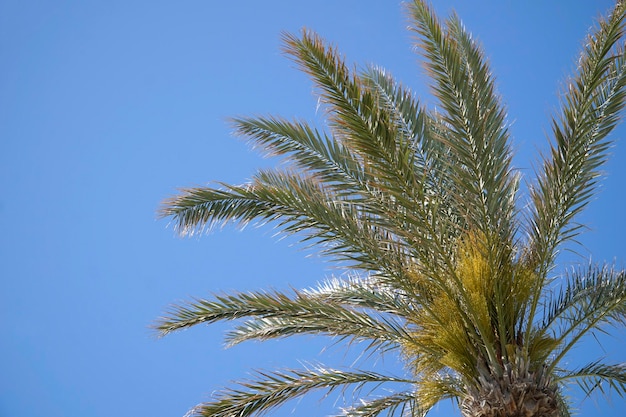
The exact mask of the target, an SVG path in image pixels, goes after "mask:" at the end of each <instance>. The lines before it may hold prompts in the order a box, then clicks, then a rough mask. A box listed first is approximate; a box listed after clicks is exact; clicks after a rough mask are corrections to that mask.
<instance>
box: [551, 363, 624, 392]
mask: <svg viewBox="0 0 626 417" xmlns="http://www.w3.org/2000/svg"><path fill="white" fill-rule="evenodd" d="M560 371H561V372H560V375H559V376H558V377H557V378H556V381H557V382H560V383H561V382H568V381H571V380H573V381H575V382H576V383H577V384H578V386H579V387H580V388H581V389H582V390H583V392H584V393H585V395H587V396H590V395H591V394H593V393H594V392H596V391H599V392H600V393H602V394H604V395H608V394H609V393H610V392H614V393H617V394H619V395H620V396H625V395H626V363H621V364H617V365H607V364H605V363H602V362H600V361H596V362H591V363H588V364H586V365H584V366H581V367H580V368H578V369H574V370H567V371H565V370H560Z"/></svg>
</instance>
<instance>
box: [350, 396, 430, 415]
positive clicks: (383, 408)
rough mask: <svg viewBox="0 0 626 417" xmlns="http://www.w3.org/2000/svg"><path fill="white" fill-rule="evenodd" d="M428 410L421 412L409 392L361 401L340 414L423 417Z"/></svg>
mask: <svg viewBox="0 0 626 417" xmlns="http://www.w3.org/2000/svg"><path fill="white" fill-rule="evenodd" d="M427 411H428V410H422V409H421V408H420V407H419V404H417V403H416V401H415V394H414V393H413V392H411V391H406V392H400V393H395V394H392V395H388V396H384V397H380V398H375V399H370V400H361V401H360V404H358V405H354V406H352V407H350V408H346V409H345V410H343V412H342V413H341V414H340V416H345V417H376V416H378V415H380V414H382V413H386V415H388V416H395V415H400V416H411V417H423V416H424V415H426V412H427Z"/></svg>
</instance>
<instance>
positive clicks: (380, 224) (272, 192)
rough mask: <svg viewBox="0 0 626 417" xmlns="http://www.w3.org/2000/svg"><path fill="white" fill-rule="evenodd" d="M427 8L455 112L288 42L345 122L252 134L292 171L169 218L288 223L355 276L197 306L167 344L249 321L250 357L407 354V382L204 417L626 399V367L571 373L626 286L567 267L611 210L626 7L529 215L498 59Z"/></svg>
mask: <svg viewBox="0 0 626 417" xmlns="http://www.w3.org/2000/svg"><path fill="white" fill-rule="evenodd" d="M408 11H409V15H410V17H411V20H412V23H413V26H412V30H413V31H414V32H415V34H416V37H417V39H418V46H419V47H420V50H421V51H422V54H423V58H424V60H425V62H426V67H427V70H428V73H429V74H430V76H431V77H432V91H433V92H434V95H435V97H436V98H437V100H438V106H437V108H436V110H429V109H426V108H424V107H423V106H422V105H421V104H420V102H419V101H418V100H417V99H416V98H415V97H414V95H413V94H412V93H411V91H409V90H408V89H407V88H405V87H404V86H402V85H401V84H399V83H398V82H396V81H395V80H394V79H393V78H392V77H391V76H390V75H389V74H388V73H387V72H386V71H384V70H383V69H381V68H377V67H370V68H367V69H366V70H363V71H360V72H356V71H351V70H350V69H349V67H348V65H347V64H346V63H345V62H344V61H343V59H342V58H341V57H340V54H339V53H338V52H337V50H336V49H335V48H333V47H329V46H327V45H325V43H324V42H323V40H322V39H321V38H320V37H319V36H318V35H316V34H315V33H313V32H310V31H303V32H302V33H301V34H300V35H299V36H294V35H290V34H287V35H284V45H285V51H286V53H287V54H288V55H289V56H290V57H291V58H293V60H294V61H295V62H296V63H297V64H298V65H299V67H300V68H301V69H302V70H303V71H305V72H306V73H307V74H308V75H309V76H310V77H311V78H312V80H313V82H314V83H315V85H316V87H317V91H318V93H319V99H320V102H321V103H323V105H324V106H325V110H326V113H325V115H326V120H327V126H325V127H324V128H316V127H313V126H311V125H310V124H307V123H306V122H303V121H299V120H286V119H284V118H280V117H259V118H237V119H234V120H233V124H234V126H235V128H236V131H237V132H238V133H239V134H240V135H243V136H245V137H247V138H249V139H250V140H251V141H253V142H254V144H255V145H256V146H257V147H259V148H261V149H262V150H263V151H264V152H266V153H268V154H270V155H274V156H279V157H282V158H284V159H285V161H286V163H285V164H281V168H280V169H268V170H261V171H259V172H257V174H256V175H255V176H254V178H253V179H252V180H251V181H250V182H249V183H246V184H244V185H229V184H219V185H218V186H217V187H216V188H210V187H200V188H190V189H185V190H182V192H181V193H180V195H178V196H175V197H173V198H171V199H168V200H166V201H165V202H164V204H163V206H162V209H161V214H162V215H163V216H166V217H171V218H172V219H173V221H174V222H175V224H176V225H177V230H178V231H179V232H180V233H181V234H182V235H190V234H193V233H196V232H201V231H204V230H210V229H211V228H212V227H213V226H216V225H221V224H225V223H228V222H238V223H239V224H246V223H248V222H253V221H257V222H261V223H270V224H273V225H274V226H276V227H277V228H278V229H279V230H280V232H281V233H282V234H284V235H292V234H295V235H297V236H300V237H301V239H302V241H303V242H306V243H307V244H310V245H311V246H313V247H315V248H317V249H318V250H319V251H320V252H321V253H322V254H323V255H326V256H328V257H330V258H331V259H332V260H334V261H336V262H337V264H338V265H339V266H341V267H342V268H345V269H346V270H347V271H349V273H348V274H347V275H344V278H336V277H335V278H331V279H328V280H326V281H324V282H322V283H321V284H319V286H318V287H317V288H314V289H307V290H291V291H286V292H280V291H274V290H272V291H258V292H240V293H231V294H216V295H214V296H213V297H212V298H210V299H199V300H192V301H189V302H188V303H184V304H181V305H178V306H175V307H173V308H172V309H171V310H170V311H169V312H167V313H166V315H165V316H164V317H162V318H160V319H159V321H158V323H157V324H156V325H155V326H156V328H157V329H158V331H159V332H160V333H161V334H162V335H165V334H168V333H170V332H173V331H176V330H179V329H184V328H188V327H190V326H194V325H196V324H200V323H213V322H216V321H218V320H235V319H243V320H244V321H243V322H242V323H240V324H239V325H238V326H237V327H235V329H234V330H233V331H232V332H231V333H230V334H229V335H228V336H227V342H228V343H229V344H231V345H234V344H237V343H240V342H243V341H247V340H268V339H275V338H283V337H287V336H292V335H299V334H305V333H309V334H316V335H328V336H333V337H335V338H339V339H340V340H343V341H345V342H346V346H347V347H348V348H357V349H358V348H359V346H361V347H362V346H365V348H364V349H365V351H366V352H367V353H369V354H376V355H377V354H383V353H385V354H396V355H397V356H398V357H399V358H400V359H401V360H402V362H403V364H404V365H405V367H404V368H405V373H404V375H401V376H394V375H389V374H386V373H380V372H374V371H372V370H368V369H353V368H347V369H333V368H329V367H324V366H323V365H315V366H310V367H305V368H303V369H299V370H279V371H275V372H266V371H259V372H257V373H256V379H254V380H244V381H242V382H241V383H240V385H237V386H235V387H233V388H228V389H225V390H223V391H221V392H219V393H218V394H216V396H215V398H214V399H213V400H212V401H210V402H208V403H205V404H201V405H199V406H197V407H196V408H195V409H194V410H193V412H192V413H193V414H194V415H197V416H218V417H219V416H223V417H227V416H229V417H230V416H250V415H259V414H263V413H264V412H266V411H268V410H271V409H274V408H275V407H278V406H280V405H282V404H284V403H285V402H286V401H288V400H291V399H294V398H297V397H299V396H302V395H305V394H307V393H309V392H311V391H314V390H322V391H333V390H336V389H354V390H355V391H356V392H357V393H365V391H362V390H361V389H362V388H363V387H367V386H370V385H372V386H375V387H378V386H384V387H387V386H388V389H385V390H384V391H380V390H378V391H377V390H375V389H374V390H372V391H367V393H365V394H364V395H365V398H362V399H361V400H359V401H358V402H356V403H355V404H353V405H349V406H347V408H344V409H342V410H341V411H340V415H346V416H377V415H380V414H383V413H387V414H389V415H403V416H422V415H424V414H426V413H427V412H428V411H429V410H430V409H431V408H432V407H433V406H434V405H435V404H437V403H438V402H439V401H441V400H443V399H453V400H455V401H457V403H458V405H459V409H460V411H461V413H462V414H463V415H464V416H468V417H469V416H475V417H476V416H494V417H495V416H528V417H530V416H568V415H570V412H571V404H570V403H569V402H568V399H567V398H566V396H565V392H564V387H565V385H566V384H567V383H569V382H576V383H578V385H579V386H580V387H581V388H582V390H583V391H584V393H585V394H591V393H593V392H596V391H602V392H605V391H606V392H608V391H612V392H616V393H617V394H619V395H620V396H623V395H624V394H626V364H624V363H622V364H607V363H603V362H602V361H600V360H598V361H593V362H590V363H588V364H586V365H583V366H580V367H576V368H574V369H571V368H568V367H567V362H566V358H567V355H568V353H569V352H570V351H571V350H572V349H573V348H574V347H575V346H577V344H579V342H580V341H581V340H583V338H584V337H586V336H590V335H593V333H594V332H597V331H607V329H609V328H610V326H622V325H624V324H625V322H626V273H625V271H624V270H618V269H616V268H614V267H612V266H610V265H607V264H603V263H600V264H597V263H590V264H588V265H585V266H578V267H577V266H574V267H572V268H571V269H569V270H568V271H569V272H568V273H557V271H556V268H555V265H556V261H557V258H558V254H559V252H560V251H561V250H562V249H563V248H564V247H566V246H567V245H568V244H570V243H572V242H575V240H576V237H577V236H578V235H579V233H580V232H581V228H582V226H581V225H580V224H578V223H576V219H577V216H578V214H579V213H580V212H581V211H582V210H583V209H584V208H585V206H586V205H587V204H588V202H589V201H590V199H591V198H592V196H594V193H595V191H596V188H597V186H598V181H599V176H600V173H599V169H600V167H601V166H602V165H603V163H604V162H605V160H606V159H607V151H608V149H609V147H610V145H611V141H610V140H609V139H608V136H609V133H610V132H611V131H612V130H613V128H614V127H615V125H616V123H617V122H618V120H619V112H620V110H621V109H622V108H623V106H624V98H625V92H626V90H625V84H626V60H625V56H624V45H623V34H624V26H625V23H624V22H625V18H626V7H625V6H624V5H623V4H622V3H620V2H618V3H617V4H616V6H615V8H614V9H613V10H612V12H611V13H610V14H609V15H608V16H607V17H606V18H605V19H603V20H601V21H600V22H599V24H598V25H597V27H596V29H595V31H594V32H593V33H592V34H590V35H589V37H588V39H587V41H586V43H585V46H584V49H583V51H582V54H581V57H580V59H579V61H578V67H577V72H576V74H575V75H574V76H573V77H572V78H571V79H570V80H569V81H568V83H567V89H566V91H565V92H564V94H563V98H562V106H561V110H560V114H558V115H557V116H556V117H554V118H553V120H552V122H551V148H550V152H549V153H548V154H547V155H545V156H543V157H542V158H541V162H540V164H539V168H538V169H537V176H536V178H535V179H534V181H530V182H527V183H526V184H527V187H526V188H524V189H527V190H528V191H527V192H526V193H525V195H524V196H522V198H523V200H522V201H520V200H521V198H520V194H521V192H520V191H519V190H520V187H519V184H520V181H521V178H520V175H519V173H518V171H516V170H515V169H514V168H513V166H512V149H511V145H510V139H509V132H508V130H507V121H506V117H505V115H506V111H505V108H504V107H503V105H502V103H501V101H500V98H499V97H498V95H497V93H496V91H495V87H494V79H493V77H492V75H491V73H490V71H489V68H488V66H487V64H486V61H485V58H484V55H483V52H482V51H481V50H480V48H479V47H478V46H477V44H476V42H475V41H474V40H473V39H472V37H471V36H470V34H469V33H468V32H467V31H466V30H465V28H464V27H463V25H462V23H461V21H460V20H459V18H458V17H457V16H455V15H452V16H451V17H450V18H448V19H446V20H445V21H440V20H439V19H438V18H437V17H436V16H435V15H434V14H433V11H432V9H431V8H430V7H429V6H428V5H427V4H425V3H424V2H423V1H421V0H415V1H413V3H412V4H411V5H410V6H409V7H408ZM564 270H565V269H564ZM345 276H347V277H348V278H345ZM352 342H365V344H357V343H352Z"/></svg>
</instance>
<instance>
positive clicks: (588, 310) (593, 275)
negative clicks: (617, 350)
mask: <svg viewBox="0 0 626 417" xmlns="http://www.w3.org/2000/svg"><path fill="white" fill-rule="evenodd" d="M607 324H613V325H618V324H619V325H624V324H626V271H624V270H621V271H618V270H615V269H613V268H610V267H608V266H606V265H603V266H594V265H590V266H589V267H587V268H581V269H578V270H574V271H573V273H572V274H571V276H570V277H569V278H568V280H567V285H565V286H564V287H563V289H561V291H560V292H559V293H558V294H556V295H555V296H553V298H552V299H551V300H549V301H548V302H547V304H546V307H545V318H544V320H543V323H542V326H541V327H542V331H549V332H552V333H553V337H554V340H555V341H556V346H559V349H558V353H556V357H555V358H554V360H553V361H552V364H551V367H553V368H554V367H556V366H557V365H558V363H559V361H560V360H561V359H562V358H564V357H565V355H566V354H567V353H568V352H569V351H570V350H571V349H572V348H573V347H574V346H575V345H576V343H577V342H578V341H579V340H580V339H581V338H582V337H584V336H585V335H587V334H588V333H589V332H592V331H594V330H600V331H601V330H602V328H601V326H602V325H607Z"/></svg>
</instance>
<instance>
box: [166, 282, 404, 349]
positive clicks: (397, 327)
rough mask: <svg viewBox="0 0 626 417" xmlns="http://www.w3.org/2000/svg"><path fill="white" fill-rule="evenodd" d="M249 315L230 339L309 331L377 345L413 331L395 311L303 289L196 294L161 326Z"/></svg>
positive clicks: (232, 341)
mask: <svg viewBox="0 0 626 417" xmlns="http://www.w3.org/2000/svg"><path fill="white" fill-rule="evenodd" d="M245 317H252V318H254V319H253V320H251V321H247V322H245V323H244V324H243V325H241V326H239V327H237V328H236V329H235V330H234V331H232V332H231V333H230V334H229V336H228V338H227V340H228V342H229V344H231V345H233V344H237V343H240V342H242V341H244V340H250V339H260V340H267V339H271V338H278V337H286V336H291V335H294V334H303V333H313V334H326V335H330V336H338V337H341V338H349V339H351V340H369V341H370V342H372V343H374V344H375V346H381V345H389V344H391V345H398V344H399V343H401V342H402V340H403V339H406V338H408V337H409V336H408V335H407V333H406V331H405V330H404V328H403V326H402V325H401V323H399V322H397V321H396V320H395V319H394V318H392V317H384V316H383V315H381V314H380V313H378V314H377V315H371V314H367V313H366V312H363V311H359V310H356V309H351V308H349V307H347V306H341V305H339V304H336V303H328V302H327V301H324V300H319V299H315V298H311V297H308V296H306V295H305V294H303V293H299V292H297V291H296V292H294V295H293V296H289V295H287V294H284V293H281V292H273V293H262V292H250V293H238V294H228V295H219V296H214V298H213V299H210V300H196V301H194V302H190V303H187V304H183V305H178V306H175V307H173V308H172V309H171V311H170V312H169V313H168V314H167V315H166V316H165V317H162V318H161V319H160V320H159V322H158V323H157V324H156V325H155V328H156V329H157V330H159V332H160V333H161V335H166V334H168V333H171V332H173V331H176V330H181V329H184V328H189V327H192V326H195V325H197V324H202V323H206V324H209V323H213V322H216V321H220V320H236V319H240V318H245Z"/></svg>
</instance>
